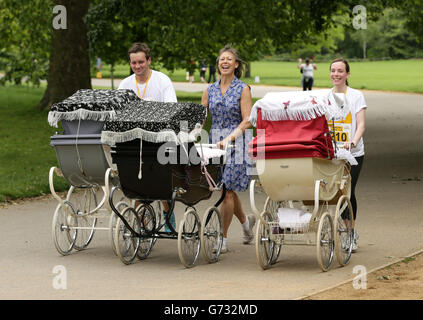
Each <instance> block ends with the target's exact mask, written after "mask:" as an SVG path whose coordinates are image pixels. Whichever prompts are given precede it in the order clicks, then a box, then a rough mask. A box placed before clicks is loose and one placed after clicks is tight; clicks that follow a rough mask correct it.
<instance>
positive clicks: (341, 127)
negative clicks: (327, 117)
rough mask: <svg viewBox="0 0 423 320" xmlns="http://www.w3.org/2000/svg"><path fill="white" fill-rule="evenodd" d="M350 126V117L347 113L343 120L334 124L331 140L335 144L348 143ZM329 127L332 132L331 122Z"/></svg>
mask: <svg viewBox="0 0 423 320" xmlns="http://www.w3.org/2000/svg"><path fill="white" fill-rule="evenodd" d="M351 124H352V117H351V112H349V113H348V115H347V117H346V118H345V119H343V120H338V121H335V122H334V125H335V130H334V132H332V138H333V139H334V140H335V141H336V142H350V138H351ZM329 126H330V127H331V129H332V130H333V128H332V121H330V122H329Z"/></svg>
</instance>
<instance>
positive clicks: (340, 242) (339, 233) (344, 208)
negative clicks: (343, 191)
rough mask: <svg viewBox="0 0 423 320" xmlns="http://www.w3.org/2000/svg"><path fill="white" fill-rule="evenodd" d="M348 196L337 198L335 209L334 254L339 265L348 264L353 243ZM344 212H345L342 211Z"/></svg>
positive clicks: (351, 215)
mask: <svg viewBox="0 0 423 320" xmlns="http://www.w3.org/2000/svg"><path fill="white" fill-rule="evenodd" d="M351 208H352V206H351V202H350V200H349V198H348V197H347V196H345V195H344V196H342V197H341V198H339V200H338V203H337V205H336V211H335V223H334V224H335V227H334V229H335V254H336V260H338V263H339V264H340V265H341V266H345V265H346V264H348V262H349V260H350V258H351V252H352V251H351V250H352V245H353V232H352V230H353V229H352V225H353V219H354V218H353V212H352V209H351ZM344 212H345V213H344Z"/></svg>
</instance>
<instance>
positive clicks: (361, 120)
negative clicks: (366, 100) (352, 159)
mask: <svg viewBox="0 0 423 320" xmlns="http://www.w3.org/2000/svg"><path fill="white" fill-rule="evenodd" d="M355 119H356V129H355V135H354V137H353V139H352V141H351V142H352V143H354V145H357V144H358V142H359V141H360V139H361V138H362V137H363V134H364V131H366V108H363V109H361V110H360V111H359V112H358V113H357V114H356V115H355ZM345 148H346V149H347V150H348V149H349V148H350V145H349V143H347V144H346V145H345Z"/></svg>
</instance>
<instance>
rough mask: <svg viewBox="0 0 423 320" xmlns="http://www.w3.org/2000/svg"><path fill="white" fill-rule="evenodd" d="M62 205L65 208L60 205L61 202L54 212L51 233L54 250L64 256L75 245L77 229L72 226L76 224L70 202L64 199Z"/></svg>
mask: <svg viewBox="0 0 423 320" xmlns="http://www.w3.org/2000/svg"><path fill="white" fill-rule="evenodd" d="M64 206H65V208H63V207H62V204H59V205H58V206H57V208H56V211H55V212H54V216H53V224H52V230H53V232H52V235H53V243H54V246H55V247H56V250H57V251H58V252H59V253H60V254H61V255H64V256H65V255H68V254H69V253H70V252H71V251H72V249H73V246H74V245H75V241H76V237H77V230H76V229H75V228H74V227H76V226H77V220H76V218H75V216H74V214H75V210H74V209H73V208H72V204H71V203H70V202H68V201H65V202H64Z"/></svg>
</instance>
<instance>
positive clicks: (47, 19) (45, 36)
mask: <svg viewBox="0 0 423 320" xmlns="http://www.w3.org/2000/svg"><path fill="white" fill-rule="evenodd" d="M51 8H52V1H46V0H33V1H22V0H20V1H16V0H2V1H0V39H1V42H0V70H2V72H4V76H3V77H2V79H1V83H2V84H4V83H5V82H6V81H11V82H14V83H15V84H20V83H21V82H22V80H23V79H25V81H26V82H32V83H34V84H35V85H39V84H40V80H41V79H45V78H46V75H47V69H48V59H49V54H48V51H49V40H50V33H51V28H49V26H51V16H50V15H49V14H48V13H49V12H50V13H51V10H52V9H51Z"/></svg>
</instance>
